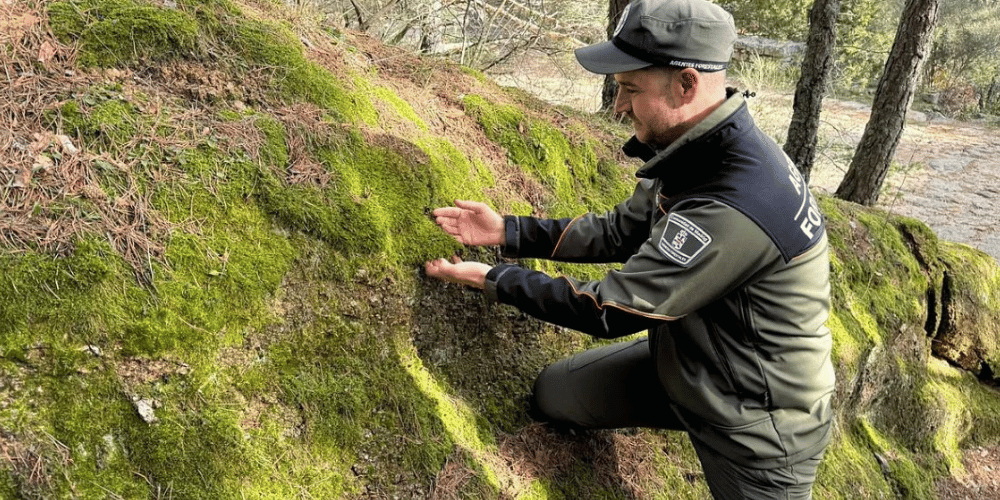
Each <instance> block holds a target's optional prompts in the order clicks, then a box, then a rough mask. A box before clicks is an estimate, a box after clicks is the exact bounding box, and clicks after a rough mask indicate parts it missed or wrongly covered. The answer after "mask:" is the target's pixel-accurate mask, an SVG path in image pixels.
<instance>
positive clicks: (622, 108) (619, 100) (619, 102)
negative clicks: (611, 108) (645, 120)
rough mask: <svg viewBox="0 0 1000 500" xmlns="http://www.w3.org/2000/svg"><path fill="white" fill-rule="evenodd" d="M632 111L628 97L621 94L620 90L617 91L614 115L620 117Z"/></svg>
mask: <svg viewBox="0 0 1000 500" xmlns="http://www.w3.org/2000/svg"><path fill="white" fill-rule="evenodd" d="M631 110H632V102H631V101H630V100H629V98H628V96H626V95H625V93H624V92H622V89H620V88H619V89H618V94H617V95H616V96H615V114H617V115H622V114H625V113H628V112H629V111H631Z"/></svg>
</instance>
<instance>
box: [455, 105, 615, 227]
mask: <svg viewBox="0 0 1000 500" xmlns="http://www.w3.org/2000/svg"><path fill="white" fill-rule="evenodd" d="M463 102H464V104H465V109H466V113H467V114H469V115H470V116H472V117H473V118H475V119H476V120H477V121H478V122H479V124H480V125H481V126H482V127H483V130H484V132H485V133H486V136H487V137H489V138H490V139H491V140H493V141H495V142H497V143H498V144H500V145H502V146H503V147H505V148H506V149H507V153H508V159H509V160H510V161H511V163H513V164H515V165H517V166H519V167H521V168H522V169H524V170H526V171H527V172H529V173H531V174H533V175H534V176H535V177H536V178H537V179H538V180H539V181H540V182H541V183H542V185H544V186H546V187H547V188H549V189H550V190H551V193H552V199H550V200H547V202H546V205H547V206H546V207H545V208H546V211H547V212H548V213H549V215H550V216H553V217H572V216H576V215H579V214H580V213H583V212H587V211H590V210H600V211H603V210H607V209H609V208H611V207H612V206H614V205H615V204H617V203H618V202H620V201H621V200H623V199H624V198H625V197H626V196H627V193H628V188H630V187H631V184H630V183H629V182H626V181H625V179H624V177H623V176H622V172H621V171H619V170H617V169H615V168H614V167H613V166H612V164H610V163H609V162H608V161H605V160H601V159H600V158H599V156H598V154H597V153H596V152H595V150H596V149H597V148H600V147H602V146H601V144H600V143H599V142H598V141H596V140H594V139H589V138H586V135H585V133H584V132H583V131H582V130H581V129H579V128H575V129H574V130H570V131H569V133H567V132H566V131H563V130H560V129H557V128H556V127H554V126H553V125H551V124H549V123H548V122H546V121H544V120H537V119H530V118H528V117H527V116H526V115H525V114H524V112H523V111H521V109H520V108H518V107H515V106H510V105H500V104H493V103H489V102H487V101H486V100H485V99H483V98H482V97H480V96H477V95H467V96H466V97H465V99H464V101H463ZM571 137H580V138H578V139H571Z"/></svg>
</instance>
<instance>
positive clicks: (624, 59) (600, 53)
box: [574, 40, 653, 75]
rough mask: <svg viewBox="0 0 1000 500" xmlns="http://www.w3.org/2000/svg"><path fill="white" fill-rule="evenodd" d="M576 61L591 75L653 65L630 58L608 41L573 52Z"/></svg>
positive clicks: (609, 73)
mask: <svg viewBox="0 0 1000 500" xmlns="http://www.w3.org/2000/svg"><path fill="white" fill-rule="evenodd" d="M574 53H575V54H576V60H577V61H579V63H580V65H581V66H583V67H584V69H586V70H587V71H590V72H591V73H597V74H599V75H612V74H615V73H624V72H626V71H632V70H636V69H641V68H647V67H649V66H652V65H653V63H651V62H648V61H643V60H642V59H639V58H636V57H632V56H630V55H628V54H626V53H624V52H622V51H621V50H619V49H618V47H615V44H613V43H611V41H610V40H608V41H606V42H601V43H597V44H594V45H589V46H587V47H581V48H579V49H576V50H575V51H574Z"/></svg>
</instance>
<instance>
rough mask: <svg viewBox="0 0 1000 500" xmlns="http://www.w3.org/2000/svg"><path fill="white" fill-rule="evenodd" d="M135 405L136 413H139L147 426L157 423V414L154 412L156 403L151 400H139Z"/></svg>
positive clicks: (134, 402)
mask: <svg viewBox="0 0 1000 500" xmlns="http://www.w3.org/2000/svg"><path fill="white" fill-rule="evenodd" d="M133 404H134V405H135V409H136V411H138V412H139V417H140V418H142V420H143V421H145V422H146V423H147V424H152V423H155V422H156V421H157V418H156V414H155V413H154V412H153V405H154V404H156V402H155V401H153V400H151V399H137V400H134V401H133Z"/></svg>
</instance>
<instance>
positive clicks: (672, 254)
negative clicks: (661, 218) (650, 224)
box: [656, 213, 712, 267]
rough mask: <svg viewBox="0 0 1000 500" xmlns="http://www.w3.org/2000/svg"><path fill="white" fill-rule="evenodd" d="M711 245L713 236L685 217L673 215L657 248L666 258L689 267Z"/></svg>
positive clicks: (668, 220)
mask: <svg viewBox="0 0 1000 500" xmlns="http://www.w3.org/2000/svg"><path fill="white" fill-rule="evenodd" d="M710 243H712V235H710V234H708V233H707V232H705V230H704V229H702V228H701V227H699V226H698V225H697V224H695V223H694V222H691V221H690V220H688V219H687V218H685V217H684V216H682V215H677V214H675V213H671V214H670V215H669V216H668V217H667V228H666V229H664V230H663V236H661V237H660V242H659V243H658V244H657V245H656V248H657V249H659V250H660V253H662V254H663V256H664V257H666V258H668V259H670V260H672V261H674V262H676V263H678V264H680V265H682V266H685V267H687V265H688V264H690V263H691V261H693V260H694V258H695V257H697V256H698V254H700V253H701V252H702V250H704V249H705V248H707V247H708V245H709V244H710Z"/></svg>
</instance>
